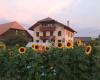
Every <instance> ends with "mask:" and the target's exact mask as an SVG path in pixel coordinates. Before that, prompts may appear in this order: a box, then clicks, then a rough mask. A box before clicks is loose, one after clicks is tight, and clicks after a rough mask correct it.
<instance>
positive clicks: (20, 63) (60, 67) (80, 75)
mask: <svg viewBox="0 0 100 80" xmlns="http://www.w3.org/2000/svg"><path fill="white" fill-rule="evenodd" d="M96 51H97V50H96V49H95V48H93V51H92V53H91V55H88V56H87V55H86V54H85V53H84V50H83V49H82V48H78V47H75V48H74V49H58V48H51V49H50V50H49V51H47V52H44V53H43V54H39V53H37V52H34V51H33V50H32V49H30V48H27V52H26V53H25V54H23V55H22V54H19V52H18V50H17V48H12V49H10V50H7V49H6V50H0V80H100V75H99V74H100V65H99V64H98V62H99V59H98V58H96V57H95V54H96Z"/></svg>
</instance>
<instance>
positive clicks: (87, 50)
mask: <svg viewBox="0 0 100 80" xmlns="http://www.w3.org/2000/svg"><path fill="white" fill-rule="evenodd" d="M91 52H92V46H91V45H88V46H85V53H86V54H87V55H89V54H90V53H91Z"/></svg>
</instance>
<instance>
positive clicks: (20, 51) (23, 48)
mask: <svg viewBox="0 0 100 80" xmlns="http://www.w3.org/2000/svg"><path fill="white" fill-rule="evenodd" d="M18 52H19V53H20V54H24V53H25V52H26V48H25V47H20V48H19V49H18Z"/></svg>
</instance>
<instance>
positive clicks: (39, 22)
mask: <svg viewBox="0 0 100 80" xmlns="http://www.w3.org/2000/svg"><path fill="white" fill-rule="evenodd" d="M43 22H54V23H58V24H60V25H62V26H64V27H65V28H66V29H68V30H70V31H72V32H76V31H75V30H73V29H72V28H70V27H69V26H67V25H64V24H62V23H60V22H58V21H56V20H54V19H52V18H50V17H48V18H45V19H42V20H40V21H38V22H37V23H35V24H34V25H33V26H32V27H30V28H29V30H33V28H35V27H36V26H38V25H39V24H41V23H43Z"/></svg>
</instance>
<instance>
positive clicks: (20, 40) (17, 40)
mask: <svg viewBox="0 0 100 80" xmlns="http://www.w3.org/2000/svg"><path fill="white" fill-rule="evenodd" d="M27 42H28V41H27V38H26V37H25V36H24V35H16V36H11V37H9V38H7V39H5V40H4V43H5V44H6V45H7V46H15V45H16V44H20V46H25V45H26V43H27Z"/></svg>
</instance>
